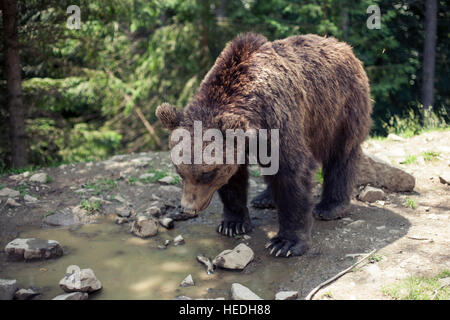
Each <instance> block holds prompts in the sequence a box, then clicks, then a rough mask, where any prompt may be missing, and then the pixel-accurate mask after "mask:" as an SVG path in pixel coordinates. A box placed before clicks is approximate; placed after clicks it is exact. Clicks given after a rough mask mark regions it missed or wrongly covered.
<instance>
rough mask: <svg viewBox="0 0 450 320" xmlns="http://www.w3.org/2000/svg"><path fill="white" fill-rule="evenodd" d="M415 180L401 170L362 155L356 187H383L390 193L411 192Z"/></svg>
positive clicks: (372, 157)
mask: <svg viewBox="0 0 450 320" xmlns="http://www.w3.org/2000/svg"><path fill="white" fill-rule="evenodd" d="M415 183H416V179H415V178H414V177H413V176H412V175H410V174H409V173H407V172H405V171H403V170H402V169H399V168H396V167H393V166H391V165H390V164H388V163H386V162H384V161H382V160H380V159H379V158H376V157H374V156H370V155H368V154H365V153H363V154H362V156H361V161H360V164H359V173H358V175H357V185H367V184H370V185H372V186H375V187H384V188H386V189H389V190H391V191H398V192H402V191H412V190H413V189H414V186H415Z"/></svg>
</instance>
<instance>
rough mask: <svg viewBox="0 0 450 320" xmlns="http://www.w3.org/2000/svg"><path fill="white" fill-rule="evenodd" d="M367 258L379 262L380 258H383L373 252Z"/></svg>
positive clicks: (371, 261) (372, 261)
mask: <svg viewBox="0 0 450 320" xmlns="http://www.w3.org/2000/svg"><path fill="white" fill-rule="evenodd" d="M368 260H369V262H370V263H376V262H380V261H381V260H383V256H382V255H379V254H376V253H374V254H372V255H371V256H370V257H369V258H368Z"/></svg>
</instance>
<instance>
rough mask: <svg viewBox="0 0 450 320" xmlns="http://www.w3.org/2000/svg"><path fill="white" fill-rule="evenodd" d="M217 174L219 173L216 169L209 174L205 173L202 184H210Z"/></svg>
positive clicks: (201, 179)
mask: <svg viewBox="0 0 450 320" xmlns="http://www.w3.org/2000/svg"><path fill="white" fill-rule="evenodd" d="M216 173H217V170H216V169H214V170H213V171H209V172H203V173H202V175H201V177H200V181H201V182H202V183H210V182H211V181H212V180H213V179H214V177H215V176H216Z"/></svg>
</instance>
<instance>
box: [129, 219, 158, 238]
mask: <svg viewBox="0 0 450 320" xmlns="http://www.w3.org/2000/svg"><path fill="white" fill-rule="evenodd" d="M158 226H159V223H158V221H157V220H155V219H153V218H148V217H145V216H139V217H137V219H136V221H134V222H133V224H132V225H131V232H132V233H133V234H134V235H136V236H138V237H141V238H147V237H153V236H155V235H156V234H157V233H158Z"/></svg>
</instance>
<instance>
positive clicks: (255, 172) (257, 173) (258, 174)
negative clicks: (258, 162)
mask: <svg viewBox="0 0 450 320" xmlns="http://www.w3.org/2000/svg"><path fill="white" fill-rule="evenodd" d="M250 175H251V176H252V177H255V178H258V177H261V171H259V170H258V169H251V170H250Z"/></svg>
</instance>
